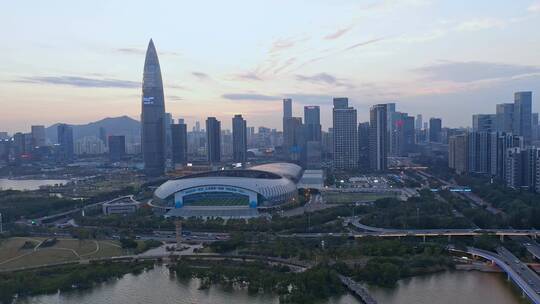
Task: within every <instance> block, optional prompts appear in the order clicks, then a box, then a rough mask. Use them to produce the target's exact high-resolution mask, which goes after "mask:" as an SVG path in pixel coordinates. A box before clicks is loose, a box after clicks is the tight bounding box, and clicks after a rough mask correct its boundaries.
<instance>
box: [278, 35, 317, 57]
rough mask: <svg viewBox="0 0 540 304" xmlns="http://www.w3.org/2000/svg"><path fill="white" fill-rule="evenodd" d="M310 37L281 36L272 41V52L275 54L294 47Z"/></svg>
mask: <svg viewBox="0 0 540 304" xmlns="http://www.w3.org/2000/svg"><path fill="white" fill-rule="evenodd" d="M308 39H309V37H301V38H280V39H277V40H275V41H274V43H272V46H271V47H270V53H271V54H275V53H278V52H280V51H283V50H286V49H290V48H292V47H294V46H295V45H296V44H297V43H299V42H302V41H306V40H308Z"/></svg>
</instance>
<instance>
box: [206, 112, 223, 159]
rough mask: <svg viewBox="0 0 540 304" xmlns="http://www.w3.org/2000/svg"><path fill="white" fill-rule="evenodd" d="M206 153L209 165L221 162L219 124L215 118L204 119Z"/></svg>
mask: <svg viewBox="0 0 540 304" xmlns="http://www.w3.org/2000/svg"><path fill="white" fill-rule="evenodd" d="M206 146H207V148H206V153H207V157H208V162H209V163H211V164H212V163H219V162H220V161H221V122H220V121H219V120H217V119H216V118H215V117H208V118H207V119H206Z"/></svg>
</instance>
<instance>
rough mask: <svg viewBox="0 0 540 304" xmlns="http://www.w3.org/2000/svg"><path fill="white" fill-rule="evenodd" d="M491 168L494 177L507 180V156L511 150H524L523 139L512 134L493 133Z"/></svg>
mask: <svg viewBox="0 0 540 304" xmlns="http://www.w3.org/2000/svg"><path fill="white" fill-rule="evenodd" d="M490 144H491V151H490V152H491V168H490V173H491V175H492V176H495V177H496V178H498V179H500V180H506V154H507V152H508V149H510V148H520V149H521V148H523V146H524V145H523V137H521V136H518V135H513V134H512V133H505V132H497V133H491V142H490Z"/></svg>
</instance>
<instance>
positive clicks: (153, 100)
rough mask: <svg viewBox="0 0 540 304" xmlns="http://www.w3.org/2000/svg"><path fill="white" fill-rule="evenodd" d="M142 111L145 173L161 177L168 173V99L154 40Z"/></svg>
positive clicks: (146, 65) (147, 62) (150, 46)
mask: <svg viewBox="0 0 540 304" xmlns="http://www.w3.org/2000/svg"><path fill="white" fill-rule="evenodd" d="M141 112H142V113H141V125H142V126H141V128H142V138H141V144H142V152H143V160H144V170H145V172H146V174H147V175H149V176H159V175H162V174H163V173H164V171H165V148H166V147H165V140H166V138H165V100H164V95H163V81H162V79H161V69H160V66H159V60H158V55H157V51H156V48H155V46H154V42H153V41H152V39H150V43H149V44H148V49H147V50H146V58H145V60H144V73H143V84H142V111H141Z"/></svg>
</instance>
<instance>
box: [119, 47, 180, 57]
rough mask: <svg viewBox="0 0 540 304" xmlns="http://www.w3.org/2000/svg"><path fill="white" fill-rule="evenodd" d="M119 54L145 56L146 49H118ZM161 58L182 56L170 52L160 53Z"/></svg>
mask: <svg viewBox="0 0 540 304" xmlns="http://www.w3.org/2000/svg"><path fill="white" fill-rule="evenodd" d="M116 51H117V52H120V53H124V54H134V55H144V54H146V49H143V48H131V47H128V48H118V49H116ZM158 55H159V56H179V55H180V54H179V53H177V52H170V51H158Z"/></svg>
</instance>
